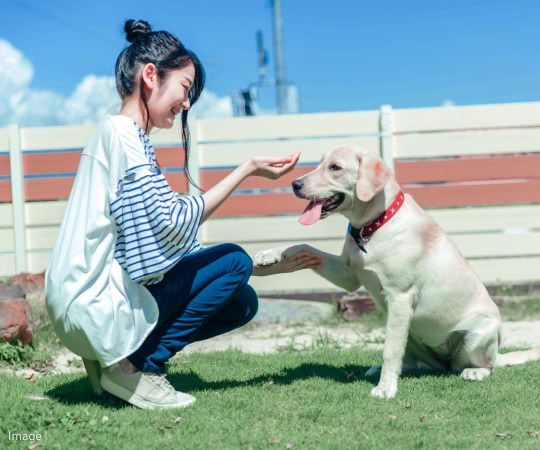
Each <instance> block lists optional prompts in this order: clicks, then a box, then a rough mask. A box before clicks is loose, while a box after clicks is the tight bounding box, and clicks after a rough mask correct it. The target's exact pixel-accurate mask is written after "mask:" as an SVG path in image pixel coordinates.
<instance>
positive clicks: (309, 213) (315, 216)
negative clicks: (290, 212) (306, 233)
mask: <svg viewBox="0 0 540 450" xmlns="http://www.w3.org/2000/svg"><path fill="white" fill-rule="evenodd" d="M323 203H324V202H313V201H311V202H309V205H307V208H306V209H305V210H304V212H303V214H302V217H300V219H298V221H299V222H300V223H301V224H302V225H312V224H314V223H315V222H317V220H319V219H320V218H321V211H322V207H323Z"/></svg>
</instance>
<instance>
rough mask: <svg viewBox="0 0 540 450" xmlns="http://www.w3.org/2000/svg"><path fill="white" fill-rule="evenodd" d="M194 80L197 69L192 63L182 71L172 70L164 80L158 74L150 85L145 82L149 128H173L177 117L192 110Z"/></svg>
mask: <svg viewBox="0 0 540 450" xmlns="http://www.w3.org/2000/svg"><path fill="white" fill-rule="evenodd" d="M194 79H195V67H194V66H193V63H191V62H190V63H189V64H188V65H186V66H185V67H182V68H181V69H175V70H170V71H169V72H168V73H167V76H166V77H164V78H160V77H159V76H158V75H157V73H156V74H155V77H154V79H153V80H152V82H151V83H150V85H149V83H148V82H147V81H146V80H145V82H146V83H145V84H146V87H147V88H148V89H145V91H146V98H147V104H148V110H149V112H150V121H149V123H148V125H149V128H153V127H158V128H171V127H172V126H173V122H174V118H175V117H176V115H177V114H180V113H181V112H182V110H184V109H186V110H187V109H189V108H190V106H191V105H190V103H189V97H188V95H189V91H190V89H191V87H192V86H193V81H194Z"/></svg>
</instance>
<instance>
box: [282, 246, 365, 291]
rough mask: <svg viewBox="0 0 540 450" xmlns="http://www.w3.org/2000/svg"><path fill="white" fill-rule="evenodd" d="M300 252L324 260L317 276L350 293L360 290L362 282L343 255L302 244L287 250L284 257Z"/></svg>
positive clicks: (316, 271) (317, 271)
mask: <svg viewBox="0 0 540 450" xmlns="http://www.w3.org/2000/svg"><path fill="white" fill-rule="evenodd" d="M300 252H307V253H311V254H314V255H319V256H320V257H321V258H322V259H323V263H322V264H321V268H320V269H317V270H315V273H316V274H317V275H320V276H321V277H323V278H325V279H326V280H328V281H330V282H331V283H333V284H335V285H336V286H338V287H340V288H342V289H345V290H346V291H349V292H354V291H356V290H358V289H359V288H360V286H361V283H360V280H359V279H358V277H357V275H356V273H355V271H354V270H353V268H352V267H351V265H350V264H348V263H347V261H346V259H345V257H344V256H343V255H341V256H338V255H333V254H331V253H326V252H323V251H322V250H319V249H317V248H315V247H312V246H311V245H308V244H300V245H294V246H292V247H289V248H287V249H286V250H285V251H284V256H285V257H289V256H291V255H294V254H296V253H300Z"/></svg>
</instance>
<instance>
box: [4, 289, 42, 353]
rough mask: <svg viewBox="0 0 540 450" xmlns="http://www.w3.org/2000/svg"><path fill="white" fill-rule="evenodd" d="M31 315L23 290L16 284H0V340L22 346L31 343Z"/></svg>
mask: <svg viewBox="0 0 540 450" xmlns="http://www.w3.org/2000/svg"><path fill="white" fill-rule="evenodd" d="M33 336H34V328H33V326H32V313H31V311H30V305H29V304H28V302H27V301H26V296H25V293H24V290H23V288H22V287H21V286H19V285H18V284H0V339H5V340H6V341H8V342H12V341H14V340H15V339H18V340H19V341H21V342H22V343H23V344H29V343H30V342H32V338H33Z"/></svg>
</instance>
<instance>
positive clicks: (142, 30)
mask: <svg viewBox="0 0 540 450" xmlns="http://www.w3.org/2000/svg"><path fill="white" fill-rule="evenodd" d="M124 31H125V32H126V39H127V40H128V42H133V41H135V40H136V39H138V38H140V37H141V36H144V35H145V34H147V33H151V32H152V27H151V26H150V24H149V23H148V22H145V21H144V20H133V19H130V20H128V21H126V23H125V25H124Z"/></svg>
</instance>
